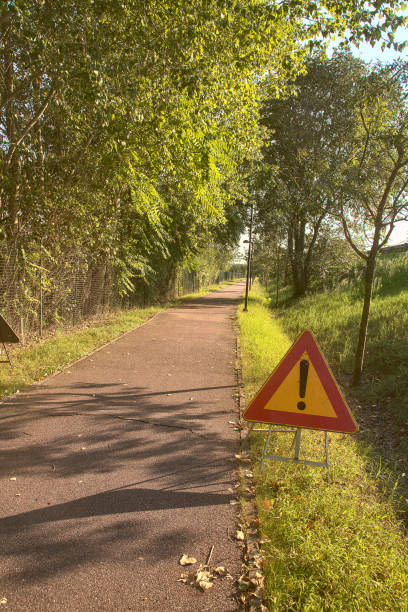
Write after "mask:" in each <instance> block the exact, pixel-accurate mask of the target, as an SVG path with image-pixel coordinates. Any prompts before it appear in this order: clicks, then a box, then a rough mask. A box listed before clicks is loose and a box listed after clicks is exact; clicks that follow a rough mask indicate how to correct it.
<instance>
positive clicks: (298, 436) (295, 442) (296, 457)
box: [247, 423, 331, 484]
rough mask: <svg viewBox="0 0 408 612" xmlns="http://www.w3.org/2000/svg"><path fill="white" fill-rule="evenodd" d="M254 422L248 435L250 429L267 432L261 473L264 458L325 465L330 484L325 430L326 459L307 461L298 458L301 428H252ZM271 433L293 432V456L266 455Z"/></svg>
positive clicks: (325, 433) (317, 465)
mask: <svg viewBox="0 0 408 612" xmlns="http://www.w3.org/2000/svg"><path fill="white" fill-rule="evenodd" d="M254 425H255V423H251V427H250V429H249V431H248V434H247V437H248V435H249V434H250V433H251V431H260V432H263V433H268V435H267V438H266V440H265V445H264V449H263V453H262V460H261V467H260V470H259V473H260V474H261V473H262V470H263V465H264V461H265V459H270V460H271V461H285V462H286V463H300V464H302V465H312V466H314V467H325V468H326V469H327V480H328V483H329V484H330V482H331V481H330V465H329V441H328V438H327V431H325V432H324V442H325V451H326V461H309V460H307V459H299V453H300V441H301V435H302V428H301V427H298V428H297V429H296V431H295V432H294V430H293V429H273V426H272V425H269V428H268V429H254ZM272 432H273V433H295V437H294V439H293V443H292V446H293V445H295V456H294V457H281V456H280V455H268V446H269V441H270V439H271V434H272Z"/></svg>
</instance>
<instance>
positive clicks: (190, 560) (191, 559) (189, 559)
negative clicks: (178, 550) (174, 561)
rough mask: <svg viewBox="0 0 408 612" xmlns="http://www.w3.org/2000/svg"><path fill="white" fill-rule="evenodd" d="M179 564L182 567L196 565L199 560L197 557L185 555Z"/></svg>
mask: <svg viewBox="0 0 408 612" xmlns="http://www.w3.org/2000/svg"><path fill="white" fill-rule="evenodd" d="M179 563H180V565H194V563H197V559H196V558H195V557H189V556H188V555H186V554H184V555H182V557H181V559H180V561H179Z"/></svg>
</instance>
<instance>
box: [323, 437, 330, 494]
mask: <svg viewBox="0 0 408 612" xmlns="http://www.w3.org/2000/svg"><path fill="white" fill-rule="evenodd" d="M324 443H325V446H326V467H327V482H328V483H329V484H330V483H331V481H330V465H329V439H328V437H327V431H325V432H324Z"/></svg>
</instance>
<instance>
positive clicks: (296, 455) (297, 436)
mask: <svg viewBox="0 0 408 612" xmlns="http://www.w3.org/2000/svg"><path fill="white" fill-rule="evenodd" d="M301 435H302V429H301V427H298V428H297V430H296V446H295V457H294V458H295V461H298V460H299V452H300V436H301Z"/></svg>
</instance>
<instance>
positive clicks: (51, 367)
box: [0, 280, 238, 398]
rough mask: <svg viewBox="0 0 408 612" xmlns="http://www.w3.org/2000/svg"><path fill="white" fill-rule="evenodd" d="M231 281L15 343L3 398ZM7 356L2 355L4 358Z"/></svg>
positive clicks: (1, 374) (1, 372)
mask: <svg viewBox="0 0 408 612" xmlns="http://www.w3.org/2000/svg"><path fill="white" fill-rule="evenodd" d="M231 282H232V281H226V282H224V283H221V284H219V285H211V286H209V287H203V288H202V289H200V291H199V292H197V293H191V294H188V295H185V296H183V297H181V298H179V299H177V300H174V301H172V302H167V303H165V304H161V305H155V306H149V307H146V308H132V309H130V310H126V311H118V312H115V313H111V314H109V315H107V316H105V317H103V319H101V320H99V321H87V322H84V323H83V324H82V325H80V326H78V327H76V328H74V329H68V330H66V329H60V330H58V331H56V332H55V334H54V335H53V336H51V337H49V338H46V339H45V340H41V341H37V342H34V343H32V344H30V345H28V346H21V347H20V346H19V345H15V347H16V348H14V350H13V351H12V354H11V359H12V362H13V368H12V369H11V368H10V367H9V365H7V364H3V365H2V366H1V369H0V398H1V397H5V396H7V395H9V394H10V393H14V392H16V391H18V390H21V389H22V388H23V387H24V386H26V385H30V384H32V383H34V382H35V381H38V380H41V379H42V378H44V377H45V376H48V375H50V374H53V373H54V372H58V371H59V370H61V369H62V368H64V367H65V366H67V365H68V364H70V363H72V362H73V361H75V360H76V359H80V358H81V357H84V356H86V355H89V353H91V352H92V351H93V350H95V349H96V348H98V347H100V346H102V345H104V344H106V343H107V342H110V341H111V340H114V339H115V338H117V337H119V336H120V335H121V334H124V333H125V332H127V331H129V330H131V329H133V328H135V327H137V326H138V325H141V324H142V323H144V322H145V321H147V320H148V319H150V318H151V317H153V316H154V315H155V314H156V313H158V312H160V311H162V310H166V309H167V308H170V307H172V306H175V305H177V304H179V303H180V302H184V301H188V300H190V299H192V298H194V297H197V296H200V295H204V294H205V293H208V292H210V291H215V290H217V289H220V288H221V287H224V286H226V285H228V284H231ZM233 282H238V280H236V281H233ZM4 357H5V356H4V355H2V358H4Z"/></svg>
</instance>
